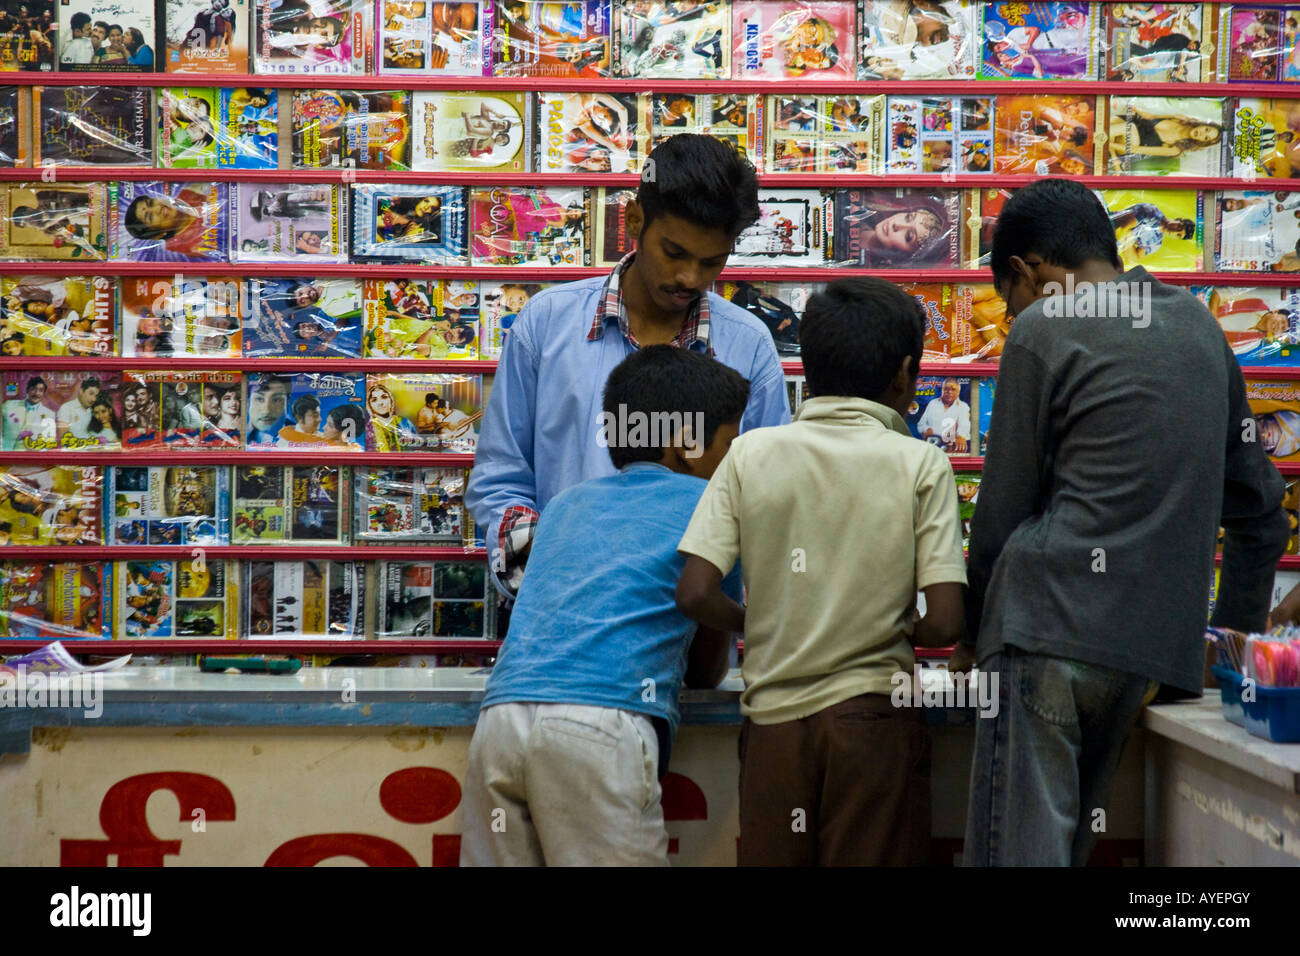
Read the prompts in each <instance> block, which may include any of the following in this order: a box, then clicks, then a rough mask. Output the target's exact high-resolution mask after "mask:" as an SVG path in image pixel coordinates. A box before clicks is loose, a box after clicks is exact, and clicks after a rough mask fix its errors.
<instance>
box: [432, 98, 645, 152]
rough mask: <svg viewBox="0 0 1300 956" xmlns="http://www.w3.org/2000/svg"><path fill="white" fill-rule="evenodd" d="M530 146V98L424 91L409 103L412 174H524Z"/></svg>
mask: <svg viewBox="0 0 1300 956" xmlns="http://www.w3.org/2000/svg"><path fill="white" fill-rule="evenodd" d="M538 95H539V96H540V97H542V98H543V99H545V98H546V97H548V96H560V97H563V98H566V99H567V98H570V97H578V96H579V95H578V94H548V93H541V94H538ZM600 95H602V96H603V95H604V94H600ZM533 144H534V119H533V98H532V96H531V95H529V94H528V93H523V92H518V93H512V92H508V91H502V92H500V93H453V92H444V91H441V90H428V91H420V92H417V93H416V94H415V95H414V98H413V99H412V101H411V168H412V169H421V170H430V171H434V172H458V171H465V172H475V171H485V172H486V171H497V172H512V173H519V172H527V171H528V170H529V162H530V157H531V156H532V152H533V148H534V147H533ZM618 171H619V172H622V170H618Z"/></svg>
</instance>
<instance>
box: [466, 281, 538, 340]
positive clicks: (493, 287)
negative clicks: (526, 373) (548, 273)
mask: <svg viewBox="0 0 1300 956" xmlns="http://www.w3.org/2000/svg"><path fill="white" fill-rule="evenodd" d="M550 285H551V283H549V282H501V281H499V280H497V281H491V282H483V283H481V284H480V288H481V289H482V292H483V312H482V317H481V318H480V319H479V346H478V348H479V355H481V356H482V357H483V358H485V359H498V358H500V357H501V350H502V349H503V348H505V344H506V337H507V336H508V335H509V334H510V327H511V326H512V325H514V324H515V319H517V318H518V317H519V313H520V312H521V311H523V308H524V306H526V305H527V304H528V303H529V301H530V300H531V299H532V297H533V296H535V295H537V293H539V292H541V291H542V290H543V289H545V288H548V287H549V286H550Z"/></svg>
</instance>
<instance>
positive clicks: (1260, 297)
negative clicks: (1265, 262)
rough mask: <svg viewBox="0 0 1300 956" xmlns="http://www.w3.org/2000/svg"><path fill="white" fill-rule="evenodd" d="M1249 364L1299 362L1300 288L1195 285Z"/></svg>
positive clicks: (1237, 353)
mask: <svg viewBox="0 0 1300 956" xmlns="http://www.w3.org/2000/svg"><path fill="white" fill-rule="evenodd" d="M1190 291H1191V292H1192V294H1193V295H1195V296H1196V297H1197V298H1198V299H1200V300H1201V302H1203V303H1204V304H1205V307H1206V308H1207V309H1209V310H1210V314H1211V315H1212V316H1214V318H1215V319H1216V320H1217V321H1218V323H1219V327H1220V328H1222V329H1223V334H1224V336H1225V337H1226V338H1227V340H1228V344H1229V345H1230V346H1232V354H1234V355H1235V356H1237V361H1238V363H1240V364H1241V365H1243V366H1246V365H1300V289H1281V288H1277V287H1275V286H1219V287H1214V286H1194V287H1193V288H1192V289H1191V290H1190Z"/></svg>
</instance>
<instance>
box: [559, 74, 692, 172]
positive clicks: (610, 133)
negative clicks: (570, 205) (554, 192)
mask: <svg viewBox="0 0 1300 956" xmlns="http://www.w3.org/2000/svg"><path fill="white" fill-rule="evenodd" d="M688 99H691V100H694V97H688ZM537 111H538V126H539V129H540V136H539V138H538V142H537V147H536V149H537V161H536V164H535V167H536V169H537V171H538V172H540V173H582V172H595V173H637V172H640V171H641V163H642V161H643V160H644V158H645V126H644V124H643V122H642V117H641V115H640V104H639V103H638V101H637V97H636V95H635V94H632V93H546V92H544V93H539V94H537Z"/></svg>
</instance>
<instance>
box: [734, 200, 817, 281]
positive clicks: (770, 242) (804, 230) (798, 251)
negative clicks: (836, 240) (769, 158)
mask: <svg viewBox="0 0 1300 956" xmlns="http://www.w3.org/2000/svg"><path fill="white" fill-rule="evenodd" d="M758 208H759V217H758V221H757V222H756V223H754V224H753V225H752V226H750V227H749V228H748V229H746V230H745V231H744V232H742V233H741V234H740V235H739V236H738V237H737V238H736V245H735V247H734V249H733V250H732V253H731V259H730V260H729V261H730V263H731V264H732V265H736V266H738V265H751V266H790V265H822V264H824V263H825V262H826V253H827V249H828V247H829V246H830V235H829V233H830V228H831V222H832V219H831V218H830V217H831V214H832V212H833V199H832V198H831V195H830V193H829V192H822V191H821V190H818V189H770V190H767V191H760V193H759V197H758Z"/></svg>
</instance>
